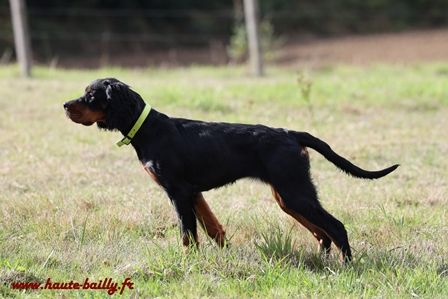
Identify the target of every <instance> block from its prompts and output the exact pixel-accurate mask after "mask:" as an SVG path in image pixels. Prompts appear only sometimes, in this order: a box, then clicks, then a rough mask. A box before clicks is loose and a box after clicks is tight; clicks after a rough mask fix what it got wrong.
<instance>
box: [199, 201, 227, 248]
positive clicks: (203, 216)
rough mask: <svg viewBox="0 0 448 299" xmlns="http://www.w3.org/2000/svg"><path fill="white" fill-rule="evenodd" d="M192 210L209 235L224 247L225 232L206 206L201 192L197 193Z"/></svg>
mask: <svg viewBox="0 0 448 299" xmlns="http://www.w3.org/2000/svg"><path fill="white" fill-rule="evenodd" d="M194 212H195V214H196V217H197V218H198V220H199V223H200V225H201V226H202V228H203V229H204V230H205V232H206V233H207V234H208V235H209V237H210V238H212V239H214V240H215V241H216V243H217V244H218V245H219V246H220V247H224V246H225V245H226V232H225V231H224V228H223V227H222V225H221V223H219V221H218V219H217V218H216V216H215V214H213V212H212V210H211V209H210V207H209V206H208V204H207V202H206V201H205V199H204V196H202V193H198V195H197V196H196V199H195V204H194Z"/></svg>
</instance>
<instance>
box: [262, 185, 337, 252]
mask: <svg viewBox="0 0 448 299" xmlns="http://www.w3.org/2000/svg"><path fill="white" fill-rule="evenodd" d="M271 190H272V195H274V198H275V200H276V201H277V203H278V205H279V206H280V208H281V209H282V210H283V211H284V212H285V213H287V214H288V215H290V216H292V217H293V218H294V219H296V220H297V221H298V222H299V223H300V224H302V225H303V226H304V227H306V228H307V229H308V230H309V231H310V232H311V233H312V234H313V236H314V237H315V238H316V239H317V241H318V243H319V245H318V249H319V251H320V252H323V253H330V247H326V245H325V244H324V243H323V240H324V238H327V239H328V238H329V237H328V236H327V235H326V234H325V232H324V231H323V230H322V229H320V228H319V227H317V226H316V225H314V224H312V223H311V222H309V221H308V220H307V219H306V218H304V217H303V216H301V215H299V214H297V213H296V212H294V211H292V210H290V209H288V208H287V207H286V205H285V203H284V202H283V199H282V197H281V196H280V194H278V192H277V191H276V190H275V189H274V187H272V186H271Z"/></svg>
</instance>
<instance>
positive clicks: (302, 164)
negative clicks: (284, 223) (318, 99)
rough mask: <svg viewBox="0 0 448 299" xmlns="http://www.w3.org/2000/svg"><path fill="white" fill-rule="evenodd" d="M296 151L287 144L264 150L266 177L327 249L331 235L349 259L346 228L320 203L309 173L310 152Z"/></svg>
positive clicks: (282, 203)
mask: <svg viewBox="0 0 448 299" xmlns="http://www.w3.org/2000/svg"><path fill="white" fill-rule="evenodd" d="M297 152H298V148H296V147H295V146H294V145H288V146H281V147H279V148H277V149H276V150H275V151H272V150H271V151H269V152H268V151H266V152H265V153H264V154H265V156H264V157H263V158H264V159H263V160H264V164H265V168H266V171H267V181H269V182H270V184H271V185H272V186H273V188H274V190H275V193H274V196H275V195H277V194H278V199H277V200H278V201H279V203H280V206H281V207H282V208H283V209H284V210H285V211H286V212H287V213H288V214H290V215H292V216H293V217H294V218H296V219H297V220H298V221H299V222H300V223H302V224H303V225H304V226H305V227H307V228H308V229H309V230H310V231H311V232H313V234H316V235H317V236H318V237H317V238H319V239H320V240H322V245H323V249H324V250H326V249H325V248H328V247H329V244H330V243H331V242H330V241H329V239H330V240H331V241H332V242H333V243H334V244H335V245H336V246H337V247H338V248H339V249H340V250H341V257H342V261H343V262H346V261H350V260H351V258H352V254H351V250H350V245H349V243H348V237H347V231H346V230H345V227H344V225H343V224H342V223H341V222H340V221H339V220H337V219H336V218H334V217H333V216H332V215H330V214H329V213H328V212H327V211H325V210H324V209H323V208H322V206H321V205H320V203H319V201H318V199H317V192H316V189H315V187H314V185H313V183H312V181H311V177H310V174H309V160H308V156H307V155H306V154H301V155H297ZM325 235H326V236H327V237H325ZM319 242H321V241H319Z"/></svg>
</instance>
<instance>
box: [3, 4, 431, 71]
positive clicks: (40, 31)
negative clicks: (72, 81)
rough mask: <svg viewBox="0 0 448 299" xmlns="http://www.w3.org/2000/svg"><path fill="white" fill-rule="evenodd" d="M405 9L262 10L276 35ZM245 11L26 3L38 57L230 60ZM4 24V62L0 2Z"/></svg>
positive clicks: (380, 22)
mask: <svg viewBox="0 0 448 299" xmlns="http://www.w3.org/2000/svg"><path fill="white" fill-rule="evenodd" d="M405 13H406V11H403V12H400V11H398V12H396V13H395V15H387V14H386V15H385V14H384V13H381V12H376V13H372V12H371V11H357V12H354V11H353V10H343V11H338V12H337V13H336V12H334V11H324V12H322V11H318V10H317V9H315V8H306V9H304V10H302V11H300V14H298V12H297V11H294V10H282V11H270V12H264V13H262V19H264V20H267V21H268V22H269V23H270V24H273V28H274V31H273V32H271V34H273V35H275V36H282V37H285V36H290V35H300V34H301V33H303V34H309V33H310V32H312V33H315V34H321V35H322V34H323V35H325V34H331V33H332V32H347V31H349V32H362V31H363V30H367V29H366V28H368V26H370V27H372V28H376V29H379V30H382V29H387V28H390V21H388V20H390V19H391V18H394V17H395V18H404V16H403V15H400V14H405ZM242 15H243V14H242V11H241V8H237V9H219V10H197V9H113V8H101V9H98V8H88V7H84V8H82V7H78V8H61V7H53V8H40V7H29V8H28V17H29V26H30V30H29V31H30V38H31V42H32V45H33V51H34V56H35V59H37V60H40V61H53V60H54V59H55V58H56V59H60V60H64V59H65V58H74V59H75V58H77V57H78V58H80V57H84V59H90V60H101V59H103V60H108V58H107V57H110V56H112V55H118V54H122V55H123V56H126V55H127V56H129V54H131V53H133V54H135V55H143V53H147V52H148V51H150V52H151V53H153V54H154V60H155V59H161V60H163V59H168V60H171V61H176V60H182V59H181V58H180V56H182V55H186V56H189V57H195V56H197V57H199V56H201V57H202V59H205V61H206V62H212V63H225V62H228V61H229V55H228V47H229V43H230V39H231V38H232V36H234V35H235V32H236V30H235V28H236V26H238V24H241V23H242ZM439 16H440V11H436V10H434V11H429V12H427V13H425V14H422V15H421V16H419V22H420V23H423V24H425V23H431V22H432V20H435V19H437V18H438V17H439ZM323 22H324V23H325V25H322V23H323ZM0 23H1V24H0V25H1V26H0V56H1V60H2V61H8V60H9V59H10V57H11V56H12V49H13V33H12V27H11V20H10V10H9V7H7V6H4V7H0ZM356 24H364V25H363V26H358V25H356ZM322 28H324V29H322ZM193 49H196V50H193ZM198 49H200V50H198ZM86 56H87V57H88V58H86ZM161 56H164V58H163V57H161ZM104 57H106V58H104ZM129 59H132V57H131V58H129ZM148 59H149V60H151V58H148ZM195 60H196V61H198V59H193V61H195ZM199 60H200V59H199ZM199 62H200V61H199Z"/></svg>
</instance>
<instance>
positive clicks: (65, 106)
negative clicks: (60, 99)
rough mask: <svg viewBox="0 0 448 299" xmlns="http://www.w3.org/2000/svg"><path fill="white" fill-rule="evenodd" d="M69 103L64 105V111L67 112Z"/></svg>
mask: <svg viewBox="0 0 448 299" xmlns="http://www.w3.org/2000/svg"><path fill="white" fill-rule="evenodd" d="M68 105H69V104H68V102H66V103H64V109H65V110H67V109H68Z"/></svg>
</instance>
